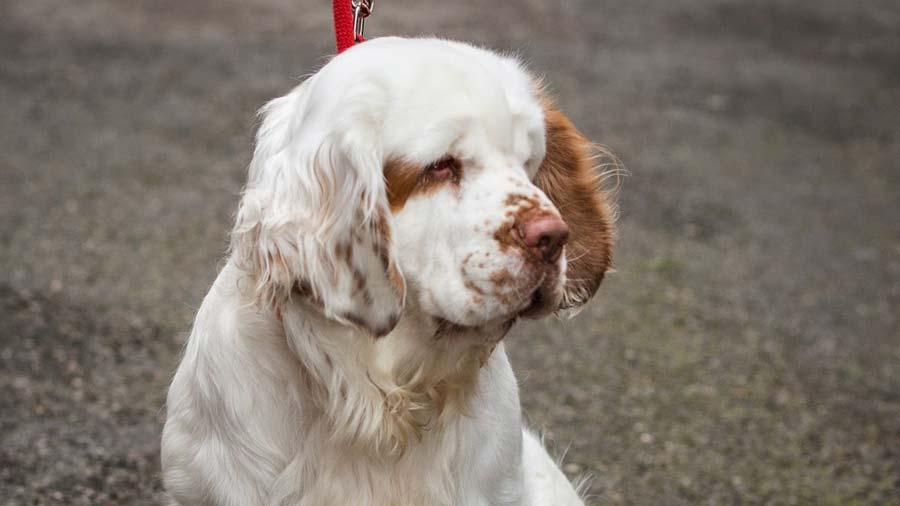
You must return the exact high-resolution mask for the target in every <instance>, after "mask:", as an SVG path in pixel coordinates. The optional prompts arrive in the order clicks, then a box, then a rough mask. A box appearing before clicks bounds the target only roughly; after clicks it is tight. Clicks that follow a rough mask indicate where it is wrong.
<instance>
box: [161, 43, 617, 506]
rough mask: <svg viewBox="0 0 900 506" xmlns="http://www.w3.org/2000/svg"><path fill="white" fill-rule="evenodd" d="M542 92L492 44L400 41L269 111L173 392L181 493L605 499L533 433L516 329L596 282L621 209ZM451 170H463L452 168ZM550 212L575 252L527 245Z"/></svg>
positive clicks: (281, 501)
mask: <svg viewBox="0 0 900 506" xmlns="http://www.w3.org/2000/svg"><path fill="white" fill-rule="evenodd" d="M533 82H534V79H533V78H532V77H531V76H530V75H529V74H528V73H527V72H525V71H524V70H523V69H522V67H521V65H520V64H519V63H518V62H516V61H515V60H513V59H510V58H508V57H503V56H499V55H497V54H495V53H491V52H489V51H485V50H482V49H478V48H474V47H472V46H468V45H465V44H460V43H455V42H448V41H441V40H434V39H419V40H407V39H396V38H389V39H379V40H375V41H370V42H367V43H365V44H362V45H360V46H357V47H354V48H353V49H351V50H349V51H347V52H345V53H344V54H342V55H341V56H338V57H336V58H335V59H333V60H332V61H331V62H330V63H329V64H328V65H326V66H325V67H324V68H323V69H322V70H321V71H320V72H318V73H317V74H315V75H314V76H312V77H311V78H309V79H307V80H306V81H305V82H304V83H303V84H301V85H300V86H298V87H297V88H296V89H294V90H293V91H291V92H290V93H288V94H287V95H285V96H284V97H281V98H277V99H275V100H273V101H272V102H270V103H269V104H268V105H266V106H265V107H264V108H263V109H262V111H261V115H262V118H263V120H262V125H261V127H260V129H259V132H258V135H257V142H256V150H255V152H254V157H253V161H252V163H251V165H250V171H249V178H248V182H247V185H246V188H245V190H244V193H243V195H242V199H241V203H240V206H239V209H238V213H237V217H236V220H235V226H234V228H233V230H232V243H231V252H230V253H231V254H230V257H229V260H228V262H227V263H226V265H225V267H224V268H223V269H222V271H221V272H220V273H219V276H218V278H217V279H216V281H215V283H214V284H213V286H212V288H211V289H210V291H209V293H208V295H207V296H206V298H205V299H204V301H203V304H202V306H201V308H200V310H199V312H198V314H197V317H196V321H195V322H194V327H193V331H192V333H191V336H190V338H189V341H188V344H187V346H186V348H185V354H184V357H183V359H182V362H181V364H180V366H179V368H178V371H177V372H176V374H175V377H174V379H173V381H172V385H171V387H170V390H169V396H168V406H167V421H166V425H165V429H164V431H163V436H162V466H163V477H164V482H165V485H166V489H167V491H168V493H169V495H170V497H171V498H172V500H173V502H174V504H178V505H182V506H187V505H229V506H262V505H270V506H275V505H285V506H287V505H293V506H326V505H351V504H352V505H359V506H367V505H371V506H375V505H379V506H387V505H390V506H413V505H417V506H420V505H428V506H430V505H466V506H469V505H472V506H482V505H483V506H487V505H496V506H500V505H508V506H512V505H528V506H538V505H562V506H577V505H581V504H582V501H581V499H579V497H578V494H577V493H576V491H575V489H574V488H573V487H572V485H571V484H570V483H569V481H568V480H567V479H566V477H565V476H564V475H563V473H562V472H561V471H560V470H559V466H558V464H557V463H556V462H555V461H554V460H553V459H551V458H550V457H549V456H548V455H547V452H546V451H545V450H544V447H543V445H542V444H541V442H540V440H539V439H538V438H536V437H535V436H534V435H533V434H532V433H530V432H529V431H527V430H525V429H523V425H522V421H521V415H520V405H519V397H518V387H517V383H516V380H515V377H514V375H513V372H512V368H511V367H510V364H509V361H508V359H507V355H506V352H505V349H504V344H503V341H502V339H503V337H504V336H505V335H506V333H507V332H508V331H509V329H510V327H511V326H512V325H513V323H514V322H515V321H516V320H517V319H518V318H520V317H533V318H536V317H541V316H545V315H547V314H550V313H553V312H556V311H559V310H562V309H566V308H569V307H570V306H577V305H580V304H583V303H584V302H586V301H587V299H589V298H590V297H591V296H592V295H593V294H594V292H595V291H596V289H597V286H598V285H599V283H600V280H601V279H602V276H603V273H604V272H605V271H606V270H607V269H608V267H609V262H610V258H611V246H612V234H613V231H612V220H611V211H610V205H609V203H608V202H607V201H606V195H605V193H604V191H603V189H602V188H601V186H602V185H601V182H600V180H599V176H598V174H597V173H596V169H595V167H594V162H593V161H592V159H591V156H592V151H591V149H590V148H589V143H588V142H587V141H586V140H585V139H584V137H582V136H581V134H579V133H578V132H577V130H575V129H574V127H573V126H572V125H571V122H569V121H568V119H567V118H565V116H563V115H562V114H561V113H560V112H559V111H557V110H556V109H555V108H553V107H552V106H551V105H550V102H549V100H548V99H546V98H545V97H544V96H543V95H542V92H540V91H537V90H536V89H535V87H534V86H533V84H532V83H533ZM397 160H402V164H399V165H397V166H395V167H393V168H392V169H391V170H388V171H385V169H384V167H385V166H386V165H390V164H391V163H394V162H392V161H397ZM435 161H440V163H441V164H442V165H441V166H442V167H444V169H445V170H444V171H443V172H441V174H444V175H445V176H446V174H448V172H447V171H448V170H452V171H453V174H452V176H446V177H444V176H442V177H443V179H429V178H433V177H436V176H432V173H431V172H429V170H430V169H429V167H433V166H434V164H435V163H436V162H435ZM448 167H449V169H448ZM537 219H540V220H543V222H544V223H550V222H552V223H553V224H554V226H555V227H557V229H558V230H559V229H560V227H563V229H565V230H569V229H570V230H572V231H573V232H574V233H573V235H572V237H571V238H570V239H569V246H566V249H565V254H564V255H561V256H559V255H557V256H555V257H554V259H553V260H549V259H548V258H545V257H542V256H541V254H538V253H536V251H537V250H536V249H535V248H536V246H528V245H527V244H525V243H524V242H523V239H522V237H520V235H521V232H516V231H517V230H520V227H521V226H522V224H523V223H528V222H529V220H537ZM566 224H568V225H566ZM517 234H518V235H517ZM560 248H562V246H560ZM556 251H557V252H561V251H562V250H561V249H558V250H556ZM545 256H546V255H545ZM567 273H576V274H577V276H575V277H569V278H567V277H566V275H567Z"/></svg>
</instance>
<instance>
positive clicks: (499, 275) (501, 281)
mask: <svg viewBox="0 0 900 506" xmlns="http://www.w3.org/2000/svg"><path fill="white" fill-rule="evenodd" d="M490 279H491V283H493V284H494V285H495V286H498V287H500V286H507V285H509V284H510V283H511V282H512V281H513V275H512V273H511V272H509V269H500V270H499V271H494V272H492V273H491V277H490Z"/></svg>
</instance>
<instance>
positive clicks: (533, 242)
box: [520, 216, 569, 263]
mask: <svg viewBox="0 0 900 506" xmlns="http://www.w3.org/2000/svg"><path fill="white" fill-rule="evenodd" d="M520 233H521V234H522V240H523V241H524V242H525V246H527V247H528V248H529V249H531V250H532V251H534V252H535V254H536V255H538V256H539V257H540V258H542V259H543V260H544V261H545V262H548V263H553V262H556V260H557V259H558V258H559V254H560V253H561V252H562V249H563V246H565V244H566V241H568V240H569V226H568V225H566V222H564V221H563V220H561V219H559V218H557V217H556V216H541V217H538V218H534V219H532V220H529V221H526V222H525V223H524V224H522V226H521V228H520Z"/></svg>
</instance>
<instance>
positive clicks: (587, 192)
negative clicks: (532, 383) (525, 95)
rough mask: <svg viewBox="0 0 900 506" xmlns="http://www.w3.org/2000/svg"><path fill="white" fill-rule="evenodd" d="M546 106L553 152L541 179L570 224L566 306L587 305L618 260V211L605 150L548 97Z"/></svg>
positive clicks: (549, 147)
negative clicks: (604, 166)
mask: <svg viewBox="0 0 900 506" xmlns="http://www.w3.org/2000/svg"><path fill="white" fill-rule="evenodd" d="M542 102H543V105H544V123H545V127H546V135H547V154H546V156H545V157H544V161H543V163H542V164H541V166H540V168H539V169H538V172H537V176H535V184H536V185H537V186H538V187H539V188H540V189H541V190H542V191H543V192H544V193H545V194H546V195H547V197H549V198H550V200H551V201H552V202H553V204H554V205H555V206H556V208H557V209H558V210H559V212H560V214H561V215H562V219H563V220H564V221H565V222H566V224H567V225H569V231H570V235H569V242H568V244H567V245H566V260H567V263H568V267H567V269H566V277H567V281H566V288H565V296H564V297H563V302H562V304H561V306H560V309H570V308H575V307H577V306H581V305H582V304H584V303H585V302H587V301H588V300H589V299H590V298H591V297H592V296H593V295H594V293H596V291H597V288H598V287H599V286H600V282H601V281H603V275H604V274H606V271H607V270H608V269H609V268H610V265H611V263H612V248H613V239H614V225H613V212H612V210H611V208H610V204H609V202H608V201H607V193H606V192H604V190H603V188H602V184H601V183H602V176H601V171H600V168H599V166H600V164H598V161H600V160H601V159H602V158H604V157H605V156H608V157H609V158H611V159H612V160H614V158H612V155H611V154H608V153H607V152H604V151H602V150H599V149H598V148H597V147H596V146H594V145H593V144H591V143H590V142H589V141H588V140H587V139H585V138H584V136H583V135H581V133H580V132H578V130H577V129H576V128H575V125H573V124H572V122H571V121H570V120H569V118H567V117H566V116H565V115H564V114H563V113H561V112H560V111H559V110H558V109H556V107H555V106H554V105H553V104H552V103H550V102H549V101H548V100H546V99H544V100H542Z"/></svg>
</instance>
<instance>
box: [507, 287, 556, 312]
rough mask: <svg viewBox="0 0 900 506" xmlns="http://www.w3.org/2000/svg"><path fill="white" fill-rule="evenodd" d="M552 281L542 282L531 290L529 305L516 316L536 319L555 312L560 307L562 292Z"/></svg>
mask: <svg viewBox="0 0 900 506" xmlns="http://www.w3.org/2000/svg"><path fill="white" fill-rule="evenodd" d="M550 285H551V283H541V284H540V285H538V287H537V288H535V289H534V291H533V292H531V297H530V299H528V305H526V306H525V308H523V309H521V310H520V311H519V312H518V313H517V314H516V317H521V318H527V319H532V320H536V319H538V318H543V317H544V316H547V315H549V314H550V313H553V312H554V311H556V310H557V309H558V308H559V305H560V302H561V299H562V294H561V293H560V291H559V290H558V289H557V288H556V287H553V286H550Z"/></svg>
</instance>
